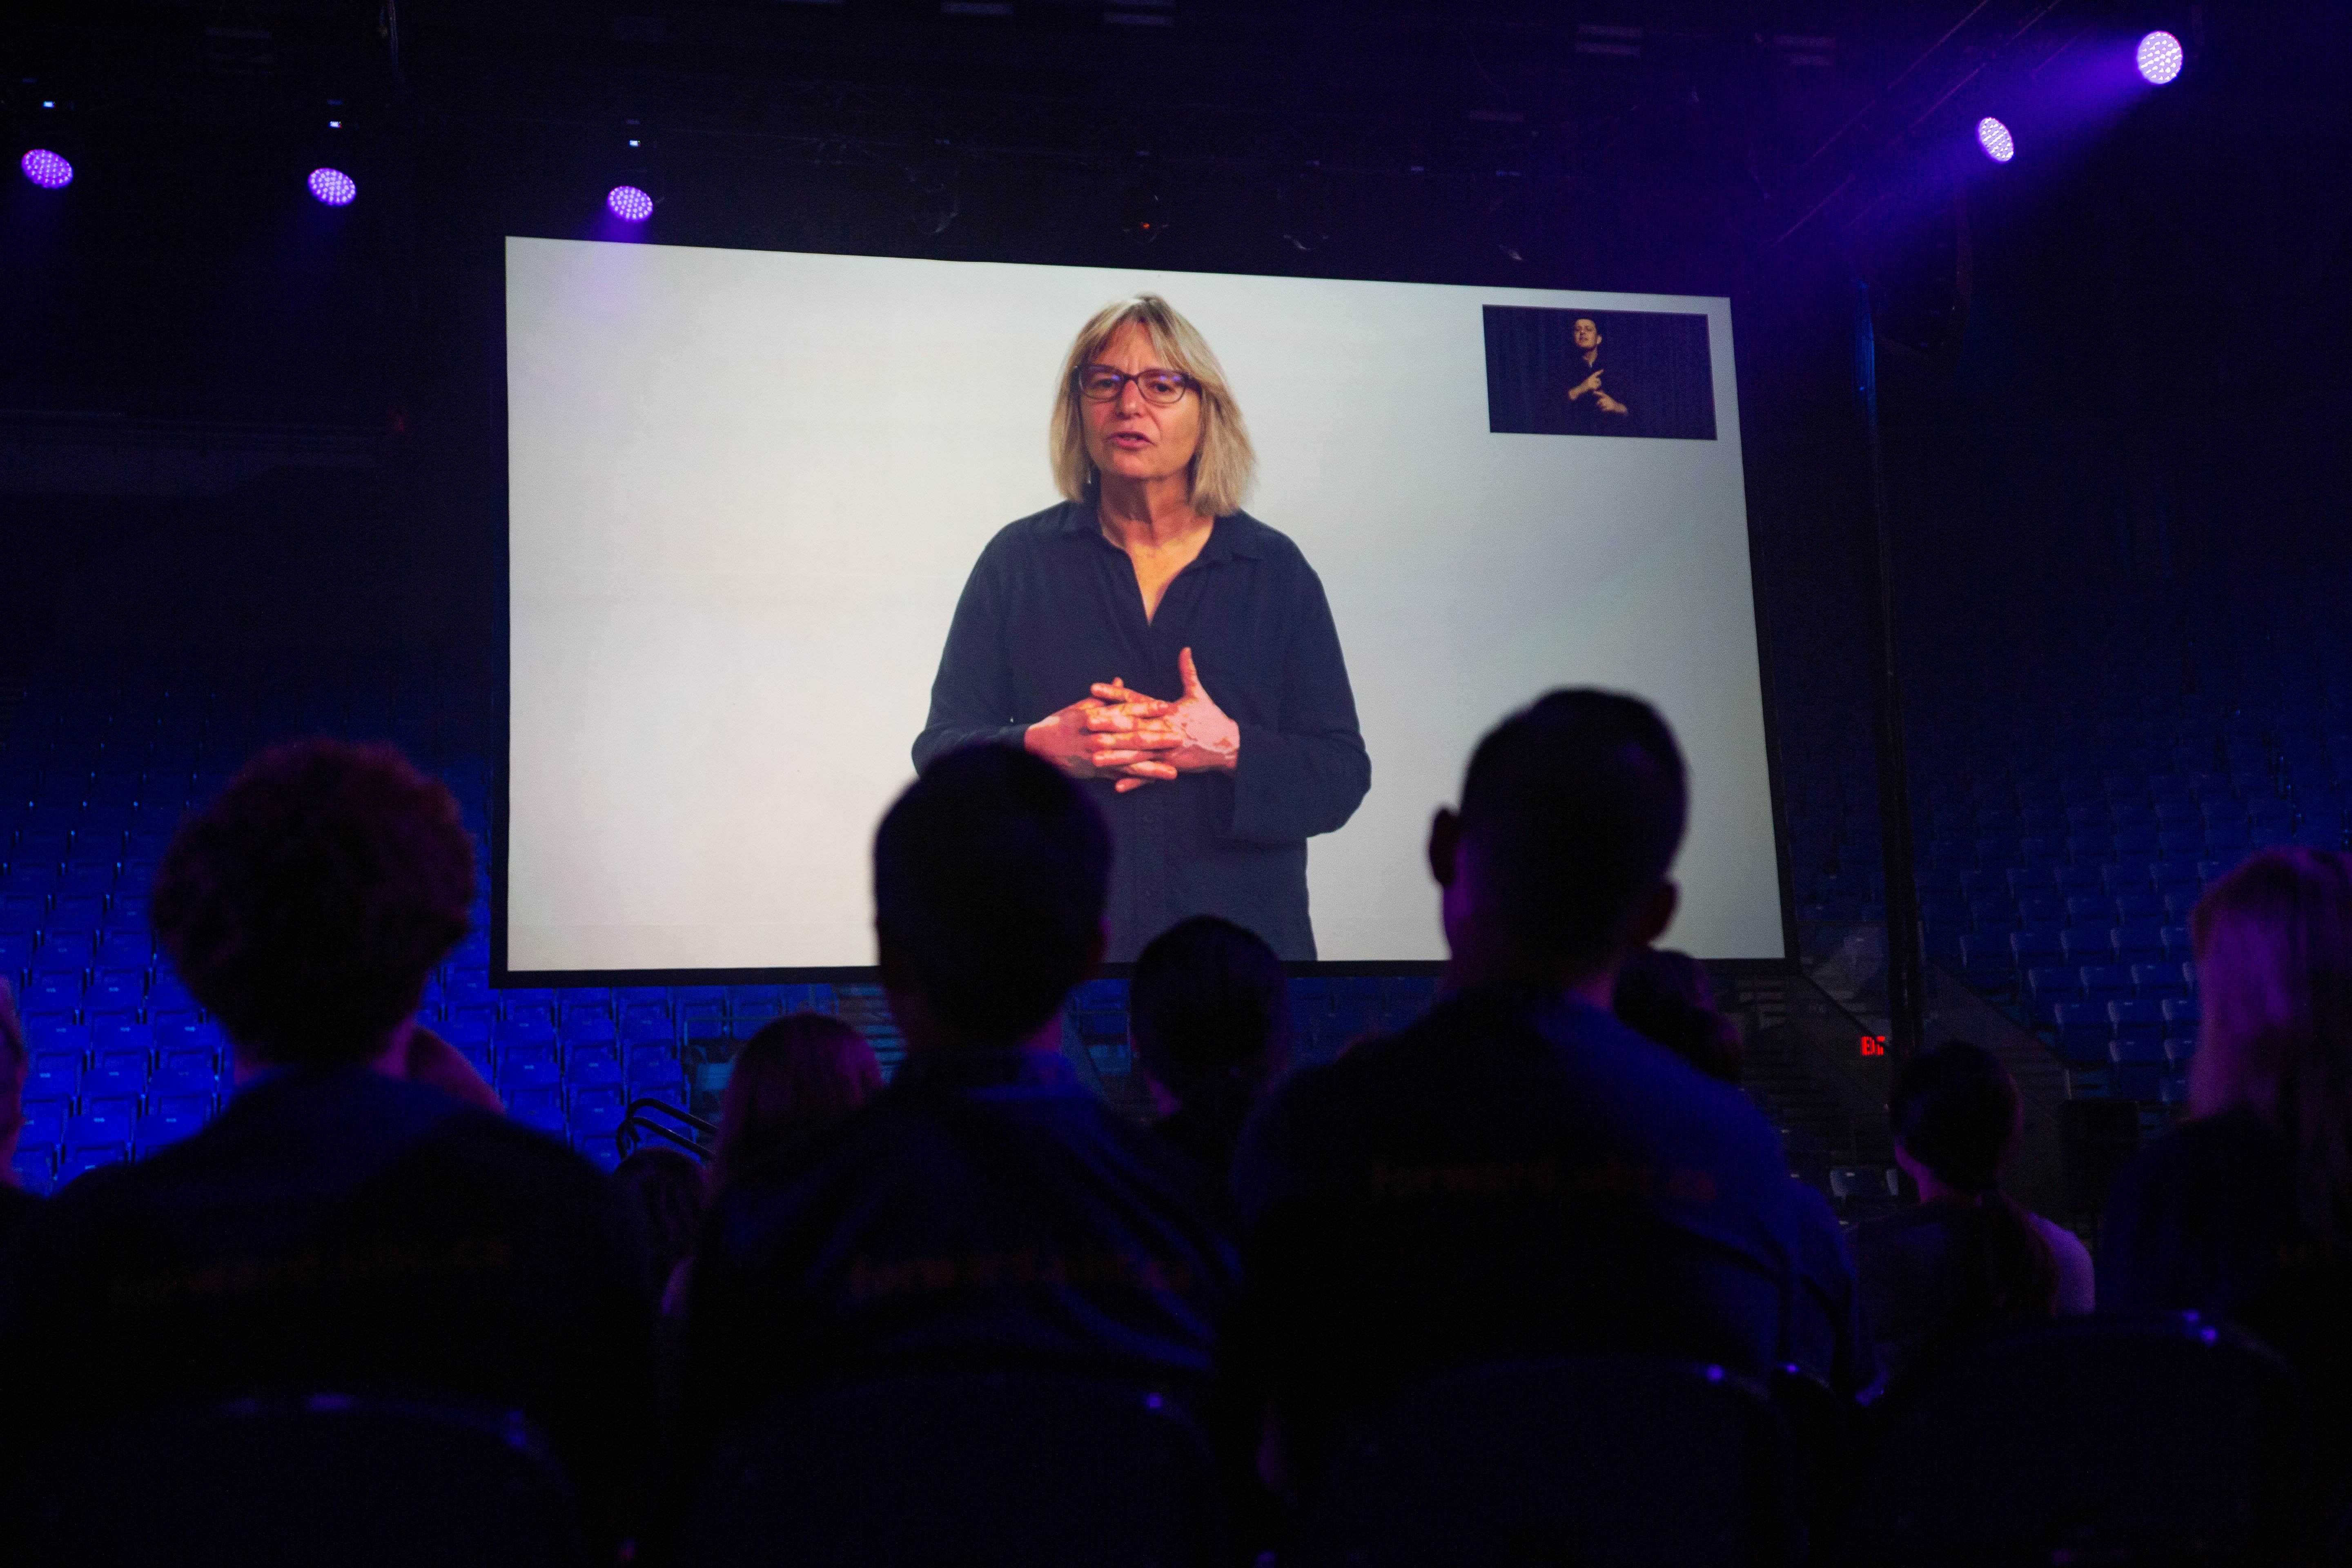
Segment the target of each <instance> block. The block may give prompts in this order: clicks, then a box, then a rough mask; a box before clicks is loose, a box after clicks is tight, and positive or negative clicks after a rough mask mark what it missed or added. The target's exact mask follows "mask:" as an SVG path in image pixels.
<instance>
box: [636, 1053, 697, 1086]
mask: <svg viewBox="0 0 2352 1568" xmlns="http://www.w3.org/2000/svg"><path fill="white" fill-rule="evenodd" d="M628 1076H629V1089H630V1090H631V1092H632V1093H637V1092H642V1091H643V1090H645V1089H647V1088H650V1087H654V1086H657V1085H661V1084H671V1083H684V1082H685V1081H686V1069H685V1068H682V1067H680V1066H679V1065H678V1060H677V1057H675V1056H673V1055H671V1054H670V1051H669V1048H668V1047H666V1046H631V1047H629V1058H628Z"/></svg>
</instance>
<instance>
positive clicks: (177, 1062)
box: [147, 1046, 221, 1096]
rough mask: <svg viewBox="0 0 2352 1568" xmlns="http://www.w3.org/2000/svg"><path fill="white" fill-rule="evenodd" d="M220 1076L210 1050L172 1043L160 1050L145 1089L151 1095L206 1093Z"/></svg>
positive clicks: (217, 1082)
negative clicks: (169, 1047)
mask: <svg viewBox="0 0 2352 1568" xmlns="http://www.w3.org/2000/svg"><path fill="white" fill-rule="evenodd" d="M220 1078H221V1073H220V1065H219V1063H218V1062H217V1061H216V1060H215V1058H214V1055H213V1053H212V1052H211V1051H209V1050H205V1049H201V1048H196V1047H187V1046H176V1047H173V1048H172V1049H170V1050H167V1051H165V1052H163V1060H162V1062H161V1063H160V1065H158V1066H157V1068H156V1069H155V1076H154V1078H153V1079H151V1080H149V1082H148V1085H147V1092H148V1093H149V1094H151V1095H155V1096H162V1095H173V1094H210V1093H211V1092H212V1091H213V1090H214V1089H215V1088H216V1087H218V1085H219V1083H220Z"/></svg>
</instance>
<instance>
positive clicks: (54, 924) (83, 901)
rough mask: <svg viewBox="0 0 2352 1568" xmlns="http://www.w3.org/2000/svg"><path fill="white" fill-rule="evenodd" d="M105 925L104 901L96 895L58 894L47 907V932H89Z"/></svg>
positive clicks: (101, 896) (102, 897)
mask: <svg viewBox="0 0 2352 1568" xmlns="http://www.w3.org/2000/svg"><path fill="white" fill-rule="evenodd" d="M105 923H106V900H105V898H104V896H103V895H101V894H98V893H59V894H58V897H57V900H56V902H55V903H53V904H52V905H50V907H49V921H48V930H49V931H50V932H51V933H52V934H54V933H56V932H58V931H91V932H95V931H97V930H98V928H99V927H100V926H101V925H104V924H105Z"/></svg>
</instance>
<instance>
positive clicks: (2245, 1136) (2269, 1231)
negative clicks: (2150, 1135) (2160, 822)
mask: <svg viewBox="0 0 2352 1568" xmlns="http://www.w3.org/2000/svg"><path fill="white" fill-rule="evenodd" d="M2189 931H2190V935H2191V937H2192V939H2193V940H2194V942H2195V943H2196V952H2197V975H2198V983H2199V988H2200V990H2201V991H2202V993H2203V994H2204V1021H2203V1024H2202V1026H2200V1029H2199V1032H2198V1044H2197V1054H2196V1056H2195V1057H2194V1058H2192V1059H2191V1064H2190V1068H2189V1110H2190V1112H2191V1120H2189V1121H2188V1122H2187V1123H2186V1124H2184V1125H2183V1126H2181V1127H2180V1128H2179V1129H2178V1130H2177V1131H2174V1132H2172V1133H2171V1134H2170V1135H2169V1136H2168V1137H2166V1138H2164V1139H2162V1140H2160V1141H2158V1142H2157V1143H2155V1144H2154V1145H2153V1146H2151V1147H2149V1148H2148V1149H2147V1150H2145V1151H2143V1152H2141V1154H2140V1155H2139V1157H2138V1158H2137V1160H2135V1161H2134V1162H2133V1163H2131V1164H2129V1165H2127V1166H2126V1167H2125V1168H2124V1171H2123V1173H2121V1174H2120V1175H2119V1176H2118V1177H2117V1178H2116V1184H2115V1186H2114V1188H2113V1190H2112V1191H2111V1192H2110V1194H2109V1195H2108V1199H2107V1211H2106V1218H2105V1225H2104V1226H2103V1227H2102V1230H2101V1233H2100V1248H2099V1297H2100V1303H2101V1305H2102V1306H2103V1307H2105V1308H2108V1309H2110V1310H2123V1311H2146V1310H2176V1311H2177V1310H2189V1311H2195V1312H2198V1313H2200V1314H2202V1315H2204V1316H2206V1317H2208V1318H2210V1319H2215V1320H2222V1321H2234V1322H2236V1323H2237V1324H2239V1325H2240V1326H2242V1327H2243V1328H2244V1329H2246V1330H2248V1331H2251V1332H2252V1333H2253V1334H2254V1335H2256V1336H2257V1337H2259V1338H2260V1339H2262V1340H2263V1342H2266V1343H2268V1344H2269V1345H2270V1346H2271V1347H2272V1348H2273V1350H2276V1351H2277V1352H2279V1353H2280V1354H2282V1355H2284V1356H2285V1357H2286V1358H2287V1360H2288V1361H2289V1362H2291V1363H2294V1366H2295V1368H2296V1369H2297V1370H2298V1371H2299V1372H2300V1373H2302V1374H2303V1376H2304V1378H2305V1381H2306V1383H2307V1384H2309V1385H2310V1388H2311V1391H2312V1394H2313V1399H2314V1408H2315V1411H2316V1412H2317V1414H2318V1415H2319V1418H2320V1433H2321V1437H2322V1439H2323V1441H2324V1442H2326V1444H2327V1445H2328V1447H2329V1450H2330V1451H2329V1453H2328V1455H2327V1458H2328V1460H2329V1461H2331V1462H2332V1463H2333V1465H2334V1467H2335V1474H2336V1475H2337V1476H2338V1477H2339V1478H2341V1477H2343V1476H2344V1475H2345V1473H2346V1464H2347V1461H2352V1333H2347V1324H2352V856H2346V855H2342V854H2337V853H2335V852H2332V851H2327V850H2320V849H2302V848H2297V849H2268V850H2264V851H2263V852H2262V853H2260V854H2258V855H2255V856H2253V857H2252V858H2251V859H2249V860H2247V861H2246V862H2245V863H2244V864H2243V865H2242V866H2240V867H2239V868H2237V869H2236V870H2234V871H2231V872H2230V873H2229V874H2228V875H2227V876H2225V877H2223V878H2221V879H2220V880H2219V881H2217V882H2215V883H2214V884H2213V885H2212V886H2211V887H2210V888H2208V889H2206V891H2205V894H2204V896H2203V897H2202V898H2200V900H2198V902H2197V905H2196V908H2195V909H2194V910H2192V911H2191V913H2190V916H2189ZM2340 1489H2341V1482H2340V1481H2339V1490H2340Z"/></svg>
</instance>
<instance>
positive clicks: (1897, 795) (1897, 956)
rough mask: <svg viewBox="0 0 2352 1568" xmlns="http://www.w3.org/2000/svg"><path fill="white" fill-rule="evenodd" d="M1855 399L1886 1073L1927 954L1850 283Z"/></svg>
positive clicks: (1875, 469) (1903, 1044)
mask: <svg viewBox="0 0 2352 1568" xmlns="http://www.w3.org/2000/svg"><path fill="white" fill-rule="evenodd" d="M1853 370H1854V396H1855V401H1856V404H1857V405H1858V407H1859V410H1860V412H1861V415H1862V432H1863V442H1864V447H1866V448H1867V449H1868V453H1869V458H1870V520H1871V529H1872V532H1873V534H1874V546H1875V548H1874V551H1873V553H1872V566H1873V572H1872V579H1873V581H1872V588H1873V590H1874V593H1875V595H1876V597H1877V600H1878V602H1877V604H1876V605H1874V610H1875V612H1876V613H1875V614H1874V616H1872V617H1871V623H1870V624H1871V632H1872V637H1871V656H1872V658H1871V663H1872V669H1871V712H1872V718H1873V719H1874V724H1873V729H1874V731H1875V732H1876V739H1877V752H1878V827H1879V840H1880V846H1881V854H1880V859H1881V862H1882V864H1883V865H1884V866H1885V880H1886V1015H1887V1018H1886V1021H1887V1040H1886V1054H1887V1058H1888V1065H1890V1066H1895V1065H1899V1064H1900V1063H1902V1062H1905V1061H1907V1060H1909V1059H1910V1058H1912V1057H1914V1056H1916V1055H1917V1054H1918V1053H1919V1051H1920V1050H1922V1049H1923V1048H1924V1047H1925V1039H1924V1037H1925V1035H1926V1032H1927V954H1926V952H1925V943H1924V942H1923V941H1922V939H1921V935H1920V931H1919V883H1918V879H1917V878H1916V876H1915V875H1914V874H1913V865H1912V851H1913V846H1912V839H1911V785H1910V773H1909V772H1908V770H1907V769H1906V766H1905V764H1904V760H1903V683H1902V679H1901V675H1900V672H1899V671H1898V670H1897V669H1896V668H1895V529H1894V525H1893V523H1892V521H1890V520H1889V518H1888V516H1887V508H1886V458H1885V448H1884V447H1883V445H1882V443H1881V442H1880V439H1879V433H1878V337H1877V333H1876V331H1875V330H1874V327H1873V325H1872V322H1871V318H1870V285H1869V284H1868V283H1867V282H1866V281H1864V279H1863V278H1862V277H1861V276H1860V275H1859V274H1858V273H1857V274H1856V275H1855V277H1854V279H1853Z"/></svg>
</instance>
